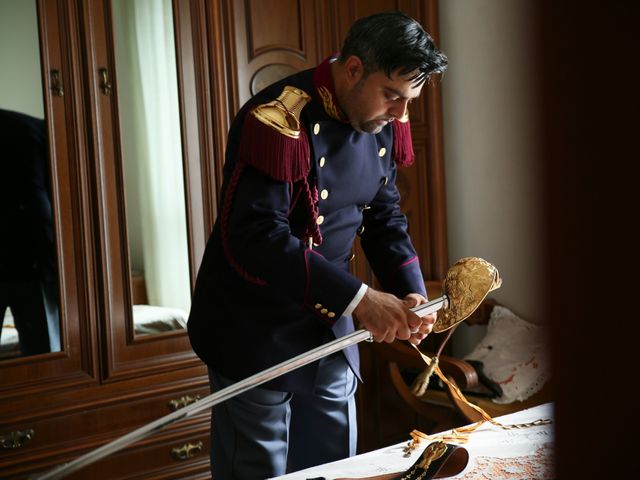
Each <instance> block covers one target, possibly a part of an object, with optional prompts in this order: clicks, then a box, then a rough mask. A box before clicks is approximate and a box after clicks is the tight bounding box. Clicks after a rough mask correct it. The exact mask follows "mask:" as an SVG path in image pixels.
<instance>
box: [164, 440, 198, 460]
mask: <svg viewBox="0 0 640 480" xmlns="http://www.w3.org/2000/svg"><path fill="white" fill-rule="evenodd" d="M201 451H202V442H196V443H185V444H184V445H183V446H181V447H175V448H172V449H171V456H172V457H173V458H175V459H176V460H188V459H190V458H193V457H195V456H196V455H197V454H199V453H200V452H201Z"/></svg>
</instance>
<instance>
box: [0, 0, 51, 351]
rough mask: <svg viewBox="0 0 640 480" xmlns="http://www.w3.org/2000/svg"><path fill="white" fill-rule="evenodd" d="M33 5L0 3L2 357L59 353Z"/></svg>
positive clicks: (8, 0) (21, 1)
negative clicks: (0, 72)
mask: <svg viewBox="0 0 640 480" xmlns="http://www.w3.org/2000/svg"><path fill="white" fill-rule="evenodd" d="M38 37H39V36H38V19H37V11H36V2H35V1H31V2H25V1H24V0H3V1H2V2H1V3H0V65H2V75H0V145H2V158H1V161H0V179H2V183H1V185H0V359H8V358H16V357H20V356H29V355H37V354H42V353H48V352H57V351H60V349H61V345H60V316H59V302H58V273H57V264H58V258H57V249H56V244H55V227H54V225H53V216H52V213H53V211H52V201H51V174H50V167H51V165H50V157H49V141H48V133H47V125H46V122H45V120H44V118H45V114H44V101H43V88H42V73H41V66H40V45H39V40H38Z"/></svg>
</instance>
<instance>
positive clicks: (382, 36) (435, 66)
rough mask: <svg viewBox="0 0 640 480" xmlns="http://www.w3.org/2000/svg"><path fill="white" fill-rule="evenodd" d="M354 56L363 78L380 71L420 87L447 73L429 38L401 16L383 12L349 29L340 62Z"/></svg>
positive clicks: (444, 64)
mask: <svg viewBox="0 0 640 480" xmlns="http://www.w3.org/2000/svg"><path fill="white" fill-rule="evenodd" d="M351 55H355V56H357V57H358V58H359V59H360V60H361V61H362V63H363V65H364V70H365V75H369V74H371V73H373V72H377V71H380V70H381V71H383V72H385V74H386V75H387V76H388V77H391V74H392V73H393V72H396V71H397V72H398V73H399V74H400V75H406V74H408V73H411V72H416V75H414V76H413V77H411V78H410V80H411V81H412V82H414V83H415V84H420V83H422V82H424V81H425V80H426V79H427V78H429V76H430V75H432V74H434V73H435V74H442V73H444V71H445V70H446V69H447V57H446V55H445V54H444V53H442V52H441V51H440V50H438V48H437V47H436V46H435V44H434V43H433V39H432V38H431V36H430V35H429V34H428V33H427V32H425V31H424V28H422V26H421V25H420V24H419V23H418V22H416V21H415V20H414V19H413V18H411V17H409V16H408V15H406V14H404V13H402V12H396V11H393V12H383V13H376V14H374V15H370V16H368V17H363V18H360V19H359V20H357V21H356V22H355V23H354V24H353V25H352V26H351V28H350V29H349V32H348V33H347V38H346V39H345V41H344V44H343V46H342V51H341V52H340V61H345V60H346V59H347V58H349V57H350V56H351Z"/></svg>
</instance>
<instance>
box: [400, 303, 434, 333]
mask: <svg viewBox="0 0 640 480" xmlns="http://www.w3.org/2000/svg"><path fill="white" fill-rule="evenodd" d="M403 301H404V303H405V305H406V306H407V307H408V308H414V307H417V306H418V305H423V304H425V303H427V302H428V300H427V299H426V298H425V297H424V296H422V295H420V294H419V293H410V294H408V295H407V296H406V297H404V300H403ZM421 319H422V323H421V324H420V326H419V327H418V328H417V329H416V330H415V331H412V332H411V337H410V338H409V342H411V343H412V344H414V345H419V344H420V342H421V341H422V340H424V339H425V338H426V337H427V335H429V333H431V329H432V328H433V324H434V323H435V321H436V313H435V312H434V313H430V314H428V315H425V316H424V317H421Z"/></svg>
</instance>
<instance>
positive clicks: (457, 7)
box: [440, 0, 544, 354]
mask: <svg viewBox="0 0 640 480" xmlns="http://www.w3.org/2000/svg"><path fill="white" fill-rule="evenodd" d="M530 7H531V2H529V1H528V0H492V1H490V2H481V1H476V0H464V1H463V0H453V1H442V2H440V46H441V48H442V50H443V51H444V52H445V53H446V54H447V56H448V57H449V62H450V63H449V69H448V71H447V73H446V74H445V76H444V78H443V79H442V84H441V85H442V92H443V119H444V125H443V129H444V138H445V144H444V147H445V168H446V188H447V215H448V219H447V221H448V229H449V262H450V263H453V262H455V261H456V260H458V259H459V258H462V257H465V256H478V257H482V258H485V259H486V260H488V261H490V262H492V263H493V264H494V265H496V267H497V268H498V270H499V272H500V274H501V276H502V278H503V284H502V287H501V288H500V289H499V290H497V291H495V292H493V293H492V296H494V297H495V298H496V299H497V300H498V301H499V302H500V303H502V304H504V305H506V306H508V307H509V308H511V309H512V310H513V311H515V312H516V313H517V314H519V315H520V316H521V317H523V318H525V319H527V320H530V321H534V322H542V321H543V320H544V319H543V318H542V317H543V315H542V307H541V303H540V295H541V293H540V288H539V282H540V281H541V278H542V275H543V272H542V266H543V264H544V261H543V260H544V259H543V255H542V253H541V249H542V246H541V245H542V243H541V241H540V238H541V233H542V232H541V223H542V222H541V212H540V210H541V208H540V185H539V178H540V175H539V171H538V165H537V153H536V147H537V145H536V141H535V139H536V137H537V134H536V131H535V126H536V124H535V121H536V118H535V117H536V112H535V107H536V105H535V99H534V88H535V78H534V76H533V75H532V73H533V71H534V70H533V69H534V63H533V61H532V53H531V52H532V48H531V46H532V43H531V42H532V39H531V35H530V31H531V28H532V24H531V17H530V15H531V11H530ZM480 330H481V328H480V327H467V326H466V325H463V326H462V327H461V328H460V329H459V331H458V332H457V333H456V336H455V337H454V342H453V344H454V350H457V353H458V354H460V353H464V351H466V350H468V349H469V348H470V347H469V345H473V342H474V341H477V338H478V337H479V336H480V335H481V334H483V332H480ZM474 339H475V340H474Z"/></svg>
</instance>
